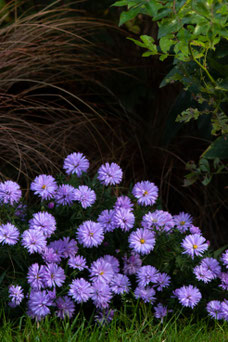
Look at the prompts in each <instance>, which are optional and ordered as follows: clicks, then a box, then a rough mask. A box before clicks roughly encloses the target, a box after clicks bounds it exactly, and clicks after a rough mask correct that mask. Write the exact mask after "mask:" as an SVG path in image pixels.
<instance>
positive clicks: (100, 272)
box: [90, 258, 114, 283]
mask: <svg viewBox="0 0 228 342" xmlns="http://www.w3.org/2000/svg"><path fill="white" fill-rule="evenodd" d="M113 276H114V272H113V268H112V265H111V264H110V263H109V262H107V261H105V260H104V259H103V258H99V259H98V260H96V261H94V262H93V263H92V264H91V267H90V278H91V280H92V281H97V280H99V281H100V282H104V283H110V281H111V280H112V278H113Z"/></svg>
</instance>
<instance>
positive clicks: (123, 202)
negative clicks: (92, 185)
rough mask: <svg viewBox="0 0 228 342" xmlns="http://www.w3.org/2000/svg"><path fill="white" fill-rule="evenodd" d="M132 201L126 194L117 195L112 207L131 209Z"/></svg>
mask: <svg viewBox="0 0 228 342" xmlns="http://www.w3.org/2000/svg"><path fill="white" fill-rule="evenodd" d="M133 206H134V205H133V203H132V202H131V200H130V198H129V197H128V196H120V197H117V200H116V203H115V205H114V209H115V210H117V209H120V208H123V209H129V210H133Z"/></svg>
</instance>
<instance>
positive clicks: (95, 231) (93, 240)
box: [76, 220, 104, 247]
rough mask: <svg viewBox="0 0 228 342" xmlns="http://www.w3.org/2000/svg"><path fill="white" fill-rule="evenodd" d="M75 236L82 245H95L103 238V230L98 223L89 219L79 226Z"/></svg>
mask: <svg viewBox="0 0 228 342" xmlns="http://www.w3.org/2000/svg"><path fill="white" fill-rule="evenodd" d="M76 236H77V239H78V241H79V243H81V244H82V245H83V246H84V247H94V246H95V247H97V246H99V245H100V244H101V243H102V241H103V240H104V232H103V228H102V227H101V225H100V223H97V222H93V221H90V220H89V221H85V222H83V223H82V224H81V225H80V226H79V228H78V231H77V233H76Z"/></svg>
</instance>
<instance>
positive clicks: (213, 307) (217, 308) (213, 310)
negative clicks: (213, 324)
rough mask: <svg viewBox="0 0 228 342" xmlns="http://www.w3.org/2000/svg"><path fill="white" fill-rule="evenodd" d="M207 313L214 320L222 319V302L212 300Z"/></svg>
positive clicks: (208, 304)
mask: <svg viewBox="0 0 228 342" xmlns="http://www.w3.org/2000/svg"><path fill="white" fill-rule="evenodd" d="M207 312H208V314H209V316H210V317H212V318H215V319H222V318H223V313H222V305H221V302H220V301H219V300H211V301H210V302H209V303H207Z"/></svg>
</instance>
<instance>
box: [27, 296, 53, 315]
mask: <svg viewBox="0 0 228 342" xmlns="http://www.w3.org/2000/svg"><path fill="white" fill-rule="evenodd" d="M52 305H53V301H52V300H51V298H50V296H49V295H48V293H47V292H46V291H32V292H31V293H30V297H29V301H28V308H29V315H30V316H32V317H36V318H37V319H38V320H39V319H40V318H42V317H44V316H46V315H48V314H49V313H50V308H49V306H52Z"/></svg>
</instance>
